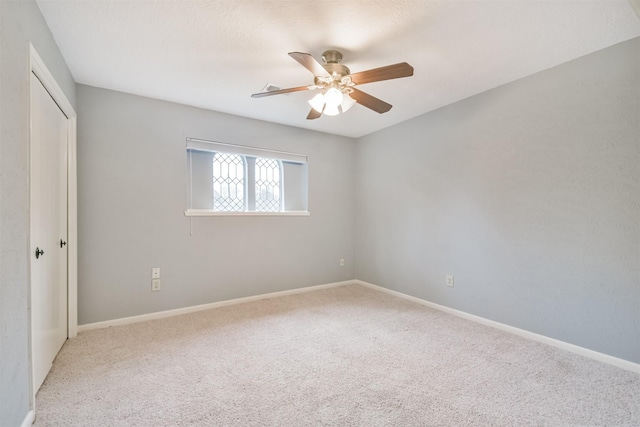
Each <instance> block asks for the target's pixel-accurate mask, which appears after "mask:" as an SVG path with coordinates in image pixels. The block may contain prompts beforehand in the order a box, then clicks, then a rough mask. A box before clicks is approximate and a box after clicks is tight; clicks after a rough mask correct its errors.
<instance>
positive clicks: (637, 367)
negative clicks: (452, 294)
mask: <svg viewBox="0 0 640 427" xmlns="http://www.w3.org/2000/svg"><path fill="white" fill-rule="evenodd" d="M353 282H354V283H357V284H359V285H362V286H365V287H367V288H371V289H375V290H377V291H380V292H384V293H387V294H390V295H394V296H396V297H399V298H403V299H406V300H409V301H413V302H416V303H418V304H421V305H424V306H426V307H430V308H433V309H435V310H439V311H443V312H445V313H449V314H452V315H454V316H457V317H461V318H463V319H467V320H471V321H473V322H476V323H480V324H482V325H486V326H490V327H492V328H496V329H500V330H501V331H505V332H509V333H511V334H515V335H518V336H521V337H523V338H527V339H530V340H533V341H538V342H541V343H544V344H547V345H550V346H552V347H557V348H560V349H562V350H566V351H569V352H571V353H575V354H578V355H580V356H584V357H588V358H589V359H594V360H597V361H598V362H603V363H606V364H609V365H613V366H615V367H618V368H621V369H625V370H627V371H631V372H635V373H639V374H640V364H638V363H634V362H631V361H629V360H624V359H620V358H617V357H614V356H610V355H608V354H604V353H599V352H597V351H594V350H589V349H588V348H584V347H580V346H577V345H574V344H569V343H567V342H564V341H560V340H557V339H555V338H549V337H547V336H544V335H540V334H536V333H534V332H529V331H526V330H524V329H520V328H516V327H513V326H509V325H505V324H504V323H500V322H496V321H494V320H489V319H485V318H484V317H480V316H476V315H474V314H469V313H466V312H464V311H460V310H456V309H453V308H449V307H446V306H444V305H440V304H436V303H433V302H430V301H426V300H423V299H420V298H416V297H412V296H411V295H407V294H403V293H402V292H398V291H392V290H391V289H387V288H383V287H381V286H377V285H374V284H371V283H367V282H364V281H362V280H354V281H353Z"/></svg>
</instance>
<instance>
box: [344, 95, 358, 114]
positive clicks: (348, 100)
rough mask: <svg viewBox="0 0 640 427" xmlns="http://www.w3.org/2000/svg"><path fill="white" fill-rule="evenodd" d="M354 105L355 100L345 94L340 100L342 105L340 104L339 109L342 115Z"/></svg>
mask: <svg viewBox="0 0 640 427" xmlns="http://www.w3.org/2000/svg"><path fill="white" fill-rule="evenodd" d="M355 103H356V100H355V99H353V98H352V97H350V96H349V95H348V94H346V93H345V94H344V97H343V99H342V104H340V109H341V110H342V112H343V113H344V112H345V111H347V110H348V109H349V108H351V107H353V104H355Z"/></svg>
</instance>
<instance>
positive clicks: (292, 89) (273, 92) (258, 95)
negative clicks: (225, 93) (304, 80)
mask: <svg viewBox="0 0 640 427" xmlns="http://www.w3.org/2000/svg"><path fill="white" fill-rule="evenodd" d="M312 89H316V86H313V85H311V86H298V87H290V88H288V89H278V90H269V91H267V92H258V93H254V94H253V95H251V97H252V98H262V97H264V96H271V95H280V94H282V93H290V92H300V91H303V90H312Z"/></svg>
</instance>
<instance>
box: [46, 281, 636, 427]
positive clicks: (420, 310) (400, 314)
mask: <svg viewBox="0 0 640 427" xmlns="http://www.w3.org/2000/svg"><path fill="white" fill-rule="evenodd" d="M36 410H37V412H36V422H35V426H38V427H40V426H526V425H536V426H539V425H550V426H557V425H609V426H639V425H640V375H638V374H635V373H632V372H628V371H625V370H622V369H618V368H615V367H612V366H610V365H606V364H603V363H600V362H596V361H594V360H591V359H587V358H584V357H581V356H578V355H575V354H573V353H568V352H565V351H563V350H560V349H557V348H554V347H550V346H547V345H545V344H541V343H537V342H533V341H529V340H526V339H524V338H521V337H518V336H515V335H512V334H508V333H505V332H502V331H499V330H496V329H493V328H489V327H486V326H483V325H479V324H476V323H473V322H470V321H467V320H464V319H460V318H458V317H455V316H452V315H449V314H446V313H442V312H439V311H436V310H433V309H430V308H427V307H424V306H422V305H419V304H416V303H413V302H410V301H406V300H403V299H400V298H396V297H393V296H390V295H388V294H385V293H382V292H379V291H375V290H371V289H369V288H365V287H362V286H359V285H347V286H341V287H336V288H329V289H324V290H319V291H313V292H309V293H302V294H297V295H292V296H286V297H278V298H272V299H266V300H261V301H257V302H250V303H245V304H239V305H234V306H227V307H221V308H216V309H212V310H207V311H201V312H198V313H193V314H187V315H182V316H176V317H171V318H166V319H160V320H154V321H149V322H144V323H137V324H132V325H126V326H119V327H112V328H107V329H99V330H92V331H86V332H83V333H81V334H79V335H78V337H77V338H76V339H73V340H69V341H68V342H67V343H66V344H65V345H64V346H63V348H62V350H61V352H60V354H59V355H58V357H57V358H56V360H55V362H54V364H53V368H52V370H51V372H50V374H49V376H48V377H47V379H46V380H45V382H44V384H43V386H42V388H41V389H40V391H39V392H38V394H37V397H36Z"/></svg>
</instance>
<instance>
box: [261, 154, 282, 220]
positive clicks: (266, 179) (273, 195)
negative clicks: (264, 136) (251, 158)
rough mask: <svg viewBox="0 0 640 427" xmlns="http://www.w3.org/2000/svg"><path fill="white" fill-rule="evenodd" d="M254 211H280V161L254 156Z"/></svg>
mask: <svg viewBox="0 0 640 427" xmlns="http://www.w3.org/2000/svg"><path fill="white" fill-rule="evenodd" d="M255 172H256V211H258V212H280V205H281V204H280V162H279V161H277V160H273V159H265V158H262V157H258V158H256V169H255Z"/></svg>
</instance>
